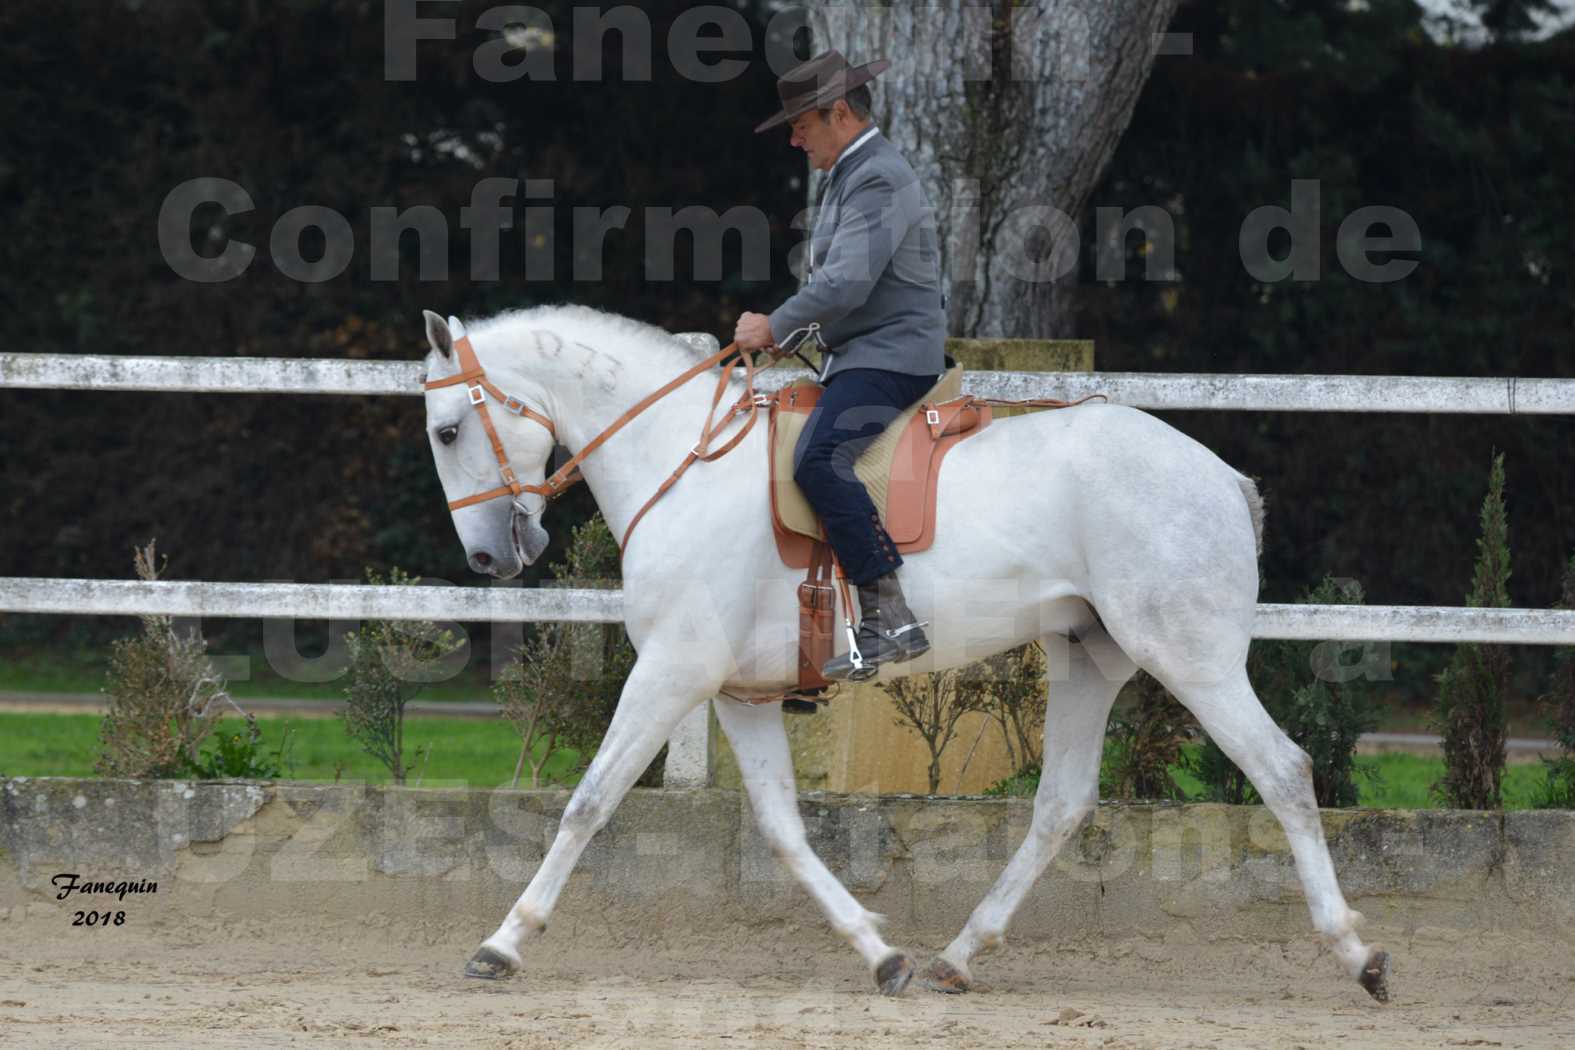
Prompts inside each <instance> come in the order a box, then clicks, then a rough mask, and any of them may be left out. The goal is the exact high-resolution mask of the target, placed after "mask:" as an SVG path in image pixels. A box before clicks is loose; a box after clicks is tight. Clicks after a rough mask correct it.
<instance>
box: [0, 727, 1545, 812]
mask: <svg viewBox="0 0 1575 1050" xmlns="http://www.w3.org/2000/svg"><path fill="white" fill-rule="evenodd" d="M257 724H258V727H259V728H260V729H261V731H262V734H263V749H264V750H265V751H266V752H268V753H270V754H271V753H272V752H273V750H274V749H275V748H277V747H278V746H279V742H280V740H281V739H282V738H283V734H284V732H285V730H286V729H288V730H290V735H291V741H290V747H289V751H288V753H287V758H288V769H287V775H288V776H289V777H290V778H292V779H296V780H326V781H333V780H339V781H355V782H361V783H369V784H385V783H388V782H389V779H390V778H389V775H388V771H387V769H385V768H384V767H383V765H382V764H381V763H379V762H378V761H377V760H376V759H374V758H372V757H370V756H368V755H367V754H366V753H365V752H363V751H362V750H361V749H360V747H359V745H357V744H356V742H355V741H353V740H351V739H350V738H349V737H348V736H347V735H346V734H345V731H344V727H343V725H342V724H341V723H340V721H339V720H338V719H336V718H263V719H259V720H258V723H257ZM98 725H99V718H98V716H97V715H52V714H5V713H0V776H29V777H91V776H95V775H96V774H95V772H94V769H93V763H94V760H95V759H96V758H97V756H98ZM242 727H243V723H242V722H241V721H240V720H239V719H226V720H224V721H223V722H221V723H220V725H219V728H218V729H217V730H215V732H222V733H238V732H240V731H241V729H242ZM428 744H430V745H431V746H432V755H431V758H430V759H428V761H427V763H426V765H425V767H424V768H421V774H422V783H423V784H425V785H434V786H439V785H440V786H455V785H460V784H466V785H470V786H473V787H484V788H490V787H497V786H498V785H502V784H507V783H508V782H509V780H510V779H511V778H512V777H513V775H514V763H515V761H516V760H517V759H518V757H519V737H518V736H516V735H515V733H514V730H513V728H512V727H510V726H509V725H508V724H507V723H505V722H504V721H503V720H502V719H496V720H494V719H468V718H412V719H409V720H408V721H407V722H406V723H405V749H406V753H407V754H408V755H410V756H411V758H410V762H411V765H412V772H411V774H410V776H409V779H408V782H409V783H414V782H415V771H416V769H417V768H420V758H419V755H420V749H421V748H423V747H425V746H426V745H428ZM540 746H541V745H540V744H538V745H537V747H538V748H539V747H540ZM538 753H539V752H538ZM578 758H579V756H578V754H577V753H576V752H574V751H571V750H568V749H560V750H559V751H558V752H556V753H555V754H554V755H553V756H552V759H551V760H550V761H549V762H548V765H547V770H546V777H547V779H549V780H554V781H557V782H560V783H573V782H574V781H576V780H577V779H578V776H577V774H576V773H575V772H574V770H575V767H576V765H577V763H578ZM1357 764H1358V765H1359V766H1361V767H1363V768H1368V769H1373V770H1375V771H1376V772H1377V777H1376V778H1363V780H1362V781H1361V795H1362V805H1363V806H1366V807H1370V808H1374V809H1433V808H1437V807H1438V803H1437V802H1436V801H1434V800H1433V799H1431V798H1430V797H1429V793H1428V786H1429V785H1430V784H1432V783H1433V782H1434V781H1435V780H1437V779H1438V778H1439V776H1440V775H1441V774H1442V773H1443V768H1444V767H1443V763H1442V762H1441V761H1440V760H1438V759H1436V758H1427V757H1423V756H1421V755H1403V754H1387V755H1367V756H1363V757H1360V758H1358V759H1357ZM1172 774H1173V775H1174V776H1175V777H1176V780H1177V782H1178V783H1180V784H1181V786H1182V788H1183V789H1184V790H1185V791H1186V792H1187V797H1188V798H1197V797H1199V796H1200V795H1201V794H1202V785H1201V784H1199V783H1198V781H1197V780H1196V779H1194V778H1193V777H1192V776H1191V775H1190V774H1188V773H1186V772H1185V771H1183V770H1180V769H1173V770H1172ZM1546 782H1547V778H1546V773H1545V772H1544V770H1543V767H1542V764H1541V763H1531V764H1522V765H1513V766H1510V767H1509V768H1508V769H1507V770H1506V771H1505V774H1504V807H1505V808H1506V809H1526V808H1529V807H1530V805H1531V803H1532V801H1533V799H1535V798H1536V797H1537V796H1538V795H1539V794H1540V792H1541V790H1542V788H1543V787H1544V786H1545V784H1546ZM522 783H523V784H527V785H528V784H529V770H528V769H527V770H526V773H525V777H524V778H523V779H522ZM1036 786H1037V783H1036V782H1035V781H1033V780H1031V779H1030V780H1025V781H1022V782H1020V785H1019V787H1018V790H1017V791H1016V792H1014V793H1022V794H1032V793H1033V790H1034V788H1035V787H1036Z"/></svg>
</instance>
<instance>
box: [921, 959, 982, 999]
mask: <svg viewBox="0 0 1575 1050" xmlns="http://www.w3.org/2000/svg"><path fill="white" fill-rule="evenodd" d="M919 983H921V984H923V985H924V987H926V988H928V989H929V990H930V991H932V992H942V993H944V994H946V995H960V994H961V993H963V992H966V991H967V990H968V989H969V988H970V987H971V986H972V985H973V982H972V981H970V980H969V979H968V978H967V977H966V976H964V975H963V972H962V971H961V970H959V969H957V967H955V966H953V965H952V964H951V963H949V962H947V961H946V960H945V959H942V958H941V957H940V956H939V955H937V956H936V957H935V958H933V959H931V960H930V965H928V966H926V967H925V968H924V976H923V977H921V978H919Z"/></svg>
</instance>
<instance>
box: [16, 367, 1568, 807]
mask: <svg viewBox="0 0 1575 1050" xmlns="http://www.w3.org/2000/svg"><path fill="white" fill-rule="evenodd" d="M421 367H422V366H421V363H420V362H416V361H350V360H322V359H301V358H263V357H121V356H103V355H86V354H83V355H67V356H61V355H55V354H23V353H3V354H0V388H4V389H16V390H24V389H66V390H96V391H161V392H180V393H228V394H371V395H379V394H403V395H416V394H419V393H421V380H422V378H423V375H422V371H421ZM805 374H806V373H804V372H802V371H800V370H788V369H784V368H777V369H772V370H771V371H769V372H767V373H765V374H764V375H763V376H762V377H761V381H760V386H761V387H762V388H763V389H766V390H774V389H777V388H778V387H780V386H783V385H785V384H787V383H789V382H792V381H793V380H794V379H797V378H799V377H801V376H803V375H805ZM964 389H965V390H967V391H968V392H969V393H972V394H978V395H981V396H984V397H996V398H1003V399H1009V400H1014V399H1021V398H1038V397H1053V398H1067V399H1073V398H1079V397H1083V396H1085V395H1088V394H1095V393H1102V394H1104V395H1106V396H1107V397H1108V398H1109V400H1110V401H1111V402H1113V403H1116V404H1123V405H1130V406H1132V407H1135V408H1144V409H1154V410H1166V409H1169V410H1189V409H1190V410H1211V411H1274V412H1396V413H1421V412H1426V413H1462V414H1509V415H1567V414H1575V379H1519V378H1514V377H1507V378H1502V379H1468V378H1447V377H1405V376H1324V375H1176V374H1168V373H1142V372H1057V373H1044V372H974V373H971V374H969V375H968V376H967V377H966V378H965V382H964ZM622 602H623V596H622V594H621V593H620V592H618V591H603V590H570V589H558V588H531V589H528V590H526V589H522V588H518V587H507V586H493V587H454V586H433V587H420V588H403V587H377V586H366V585H331V584H300V583H204V582H196V583H184V582H173V581H172V582H160V583H144V582H138V581H118V580H115V581H106V580H71V579H44V578H37V579H35V578H27V577H12V578H0V610H9V611H13V612H33V613H62V614H70V613H86V614H93V615H135V614H141V613H165V614H168V615H172V616H196V617H209V616H212V617H259V618H275V617H278V618H302V619H336V620H357V619H371V618H378V619H420V620H461V621H515V622H518V621H527V620H536V621H545V620H568V621H580V622H611V621H616V620H618V619H619V618H620V616H621V607H622ZM1253 635H1254V637H1258V638H1294V639H1323V638H1335V639H1340V640H1343V641H1353V642H1356V641H1413V642H1504V643H1519V644H1529V645H1575V611H1565V610H1556V609H1459V608H1436V607H1416V606H1346V605H1259V606H1258V607H1257V612H1256V616H1255V619H1254V625H1253ZM708 732H709V730H708V727H707V721H706V713H705V711H704V710H703V709H702V710H699V711H696V712H694V713H693V714H692V715H691V716H690V717H688V718H686V719H685V720H684V722H683V724H681V725H680V726H679V728H678V729H677V731H675V732H674V734H673V737H672V739H671V741H670V748H669V762H668V777H667V780H668V783H669V784H675V785H701V784H705V783H708V782H709V778H710V772H709V765H710V763H709V758H708V753H709V744H708Z"/></svg>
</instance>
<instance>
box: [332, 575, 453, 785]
mask: <svg viewBox="0 0 1575 1050" xmlns="http://www.w3.org/2000/svg"><path fill="white" fill-rule="evenodd" d="M366 578H367V582H368V583H371V584H385V583H386V584H392V585H395V586H412V585H414V584H416V583H417V582H418V581H416V580H415V579H413V578H412V577H410V576H408V575H406V574H405V573H404V572H402V571H400V570H399V569H398V568H397V567H396V568H395V569H393V571H392V573H391V574H390V576H389V578H388V579H387V580H384V579H383V578H382V577H381V576H380V575H379V574H378V573H377V572H376V571H374V570H372V569H368V570H367V573H366ZM345 641H346V643H347V646H348V650H349V655H350V681H349V684H348V685H346V686H345V690H344V692H345V697H346V699H347V701H348V702H347V703H346V704H345V710H344V725H345V731H346V732H347V733H349V734H350V736H351V737H352V738H354V739H355V740H356V741H357V742H358V743H359V744H360V745H361V747H362V748H363V749H364V750H365V751H366V753H367V754H369V755H371V756H372V757H374V758H376V759H377V760H378V761H380V762H382V763H383V764H384V765H385V766H387V767H388V771H389V774H390V775H391V776H392V777H393V778H394V783H396V784H403V783H404V782H405V777H406V775H407V773H408V772H409V764H408V763H407V762H406V761H405V705H406V704H408V703H409V702H410V701H411V700H412V699H414V698H415V697H416V695H417V694H419V693H420V692H421V688H422V686H424V685H425V684H426V683H427V682H428V681H431V680H432V679H433V677H434V675H435V674H436V673H439V672H438V670H437V667H435V666H434V665H441V662H442V661H443V660H444V658H445V657H447V656H448V655H449V654H450V653H454V652H456V651H458V650H459V649H460V648H461V646H462V645H463V644H464V642H463V641H462V640H460V639H457V638H455V637H454V636H453V635H452V634H451V633H450V632H448V631H440V630H438V628H437V625H436V624H433V623H431V622H430V621H427V620H371V621H368V622H367V623H365V624H363V625H362V626H361V627H360V628H359V629H358V630H355V631H352V632H351V633H349V634H347V635H345Z"/></svg>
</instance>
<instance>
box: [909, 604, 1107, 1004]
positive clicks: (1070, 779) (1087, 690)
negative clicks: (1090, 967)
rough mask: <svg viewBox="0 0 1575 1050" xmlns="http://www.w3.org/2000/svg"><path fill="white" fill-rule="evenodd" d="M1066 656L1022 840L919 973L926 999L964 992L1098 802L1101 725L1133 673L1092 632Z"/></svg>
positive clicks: (1051, 703) (1049, 707) (1052, 696)
mask: <svg viewBox="0 0 1575 1050" xmlns="http://www.w3.org/2000/svg"><path fill="white" fill-rule="evenodd" d="M1065 651H1066V652H1067V653H1068V656H1069V660H1068V667H1067V675H1066V680H1065V681H1060V680H1057V681H1056V682H1054V684H1053V685H1051V687H1050V696H1049V702H1048V704H1047V706H1046V708H1045V729H1044V733H1045V743H1044V762H1043V770H1044V771H1043V774H1042V775H1041V777H1040V779H1039V790H1038V791H1037V792H1036V793H1035V795H1034V812H1033V821H1032V823H1031V824H1030V826H1029V829H1028V834H1027V836H1026V837H1025V838H1024V839H1023V842H1022V845H1020V846H1019V847H1018V848H1017V852H1016V853H1014V854H1013V855H1012V859H1011V860H1010V861H1009V862H1008V863H1007V865H1006V869H1005V870H1004V871H1002V872H1001V875H1000V878H998V879H997V880H996V882H995V885H994V886H993V887H991V889H990V892H989V893H987V894H986V895H985V897H984V899H983V900H982V901H980V902H979V905H978V907H976V908H974V910H973V914H972V915H970V916H969V917H968V922H967V924H966V925H965V926H964V927H963V929H962V932H960V933H959V934H958V935H957V938H956V939H955V940H953V941H952V943H951V944H949V945H948V946H947V947H946V949H945V950H944V951H942V952H941V954H940V955H938V956H936V957H935V958H934V959H933V960H931V961H930V963H929V965H928V966H927V967H926V968H925V971H924V976H923V978H922V980H923V983H924V985H925V986H926V987H928V988H930V989H931V990H933V991H938V992H965V991H967V990H968V988H969V987H970V985H971V984H972V983H973V976H972V972H971V970H970V968H969V967H970V964H971V963H972V961H973V958H974V956H975V955H976V954H978V953H979V952H981V951H987V950H989V949H991V948H994V947H996V946H997V945H999V944H1000V943H1001V942H1002V941H1003V940H1004V939H1005V937H1006V927H1007V924H1008V923H1009V922H1010V921H1011V918H1012V916H1013V914H1015V913H1016V911H1017V908H1018V906H1019V905H1021V904H1022V902H1023V899H1024V898H1025V897H1027V896H1028V891H1029V890H1030V889H1032V888H1033V886H1034V883H1035V882H1037V881H1038V880H1039V877H1040V876H1041V875H1043V874H1044V870H1045V868H1047V867H1048V866H1049V865H1050V862H1051V861H1052V860H1054V859H1055V856H1056V854H1057V853H1058V852H1059V851H1060V849H1061V847H1062V846H1063V845H1065V844H1066V841H1067V839H1068V838H1070V837H1071V835H1072V834H1073V833H1074V832H1075V831H1077V829H1078V827H1079V826H1081V824H1082V823H1083V821H1084V819H1085V818H1087V816H1088V815H1089V814H1090V813H1091V812H1093V810H1094V806H1095V804H1096V803H1097V802H1098V796H1099V760H1100V756H1101V754H1102V752H1103V749H1104V739H1105V724H1106V721H1107V720H1108V719H1109V717H1110V707H1111V705H1112V704H1113V703H1114V702H1115V699H1116V694H1117V693H1119V692H1120V691H1121V687H1122V686H1123V685H1124V684H1125V683H1126V681H1127V680H1128V679H1129V678H1131V677H1132V675H1133V674H1134V673H1136V671H1137V666H1136V665H1135V664H1134V663H1133V662H1132V661H1131V659H1130V658H1128V657H1127V655H1126V653H1124V652H1122V651H1121V648H1120V647H1119V646H1117V645H1116V644H1115V642H1113V641H1111V639H1110V636H1109V635H1108V634H1106V633H1105V632H1104V631H1103V630H1102V629H1100V628H1097V627H1096V628H1093V629H1092V630H1090V631H1088V632H1085V635H1084V637H1083V638H1081V639H1080V640H1079V641H1078V643H1077V644H1075V645H1071V646H1066V647H1065Z"/></svg>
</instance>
